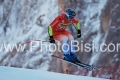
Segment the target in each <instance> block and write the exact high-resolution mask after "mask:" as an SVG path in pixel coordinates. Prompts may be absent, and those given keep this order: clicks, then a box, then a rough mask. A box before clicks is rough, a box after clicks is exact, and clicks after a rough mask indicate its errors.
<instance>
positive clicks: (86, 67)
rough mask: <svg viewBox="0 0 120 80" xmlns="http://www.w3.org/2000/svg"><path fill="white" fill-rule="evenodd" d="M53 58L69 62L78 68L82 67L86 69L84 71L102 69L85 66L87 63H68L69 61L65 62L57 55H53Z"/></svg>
mask: <svg viewBox="0 0 120 80" xmlns="http://www.w3.org/2000/svg"><path fill="white" fill-rule="evenodd" d="M51 56H52V57H55V58H58V59H61V60H64V61H66V62H68V63H71V64H73V65H76V66H78V67H81V68H84V69H87V70H89V71H92V70H100V69H101V68H98V67H95V66H93V65H89V64H85V63H81V62H80V63H78V62H76V63H73V62H70V61H67V60H65V59H64V58H61V57H59V56H56V55H51Z"/></svg>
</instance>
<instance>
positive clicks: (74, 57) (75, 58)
mask: <svg viewBox="0 0 120 80" xmlns="http://www.w3.org/2000/svg"><path fill="white" fill-rule="evenodd" d="M70 56H71V57H72V58H73V60H74V62H77V63H81V62H80V61H79V60H78V58H77V56H76V55H75V54H70Z"/></svg>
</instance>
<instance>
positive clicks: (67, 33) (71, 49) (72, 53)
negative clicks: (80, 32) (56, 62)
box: [63, 31, 80, 62]
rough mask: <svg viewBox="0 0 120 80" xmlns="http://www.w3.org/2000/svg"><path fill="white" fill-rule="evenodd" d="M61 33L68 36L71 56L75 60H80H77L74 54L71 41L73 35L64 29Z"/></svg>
mask: <svg viewBox="0 0 120 80" xmlns="http://www.w3.org/2000/svg"><path fill="white" fill-rule="evenodd" d="M63 34H64V35H66V36H67V37H68V40H69V47H70V55H71V57H72V58H73V59H74V60H75V61H77V62H80V61H79V60H78V58H77V56H76V55H75V48H74V47H73V45H74V43H72V41H73V40H74V38H73V36H72V35H71V34H70V33H69V32H68V31H64V32H63Z"/></svg>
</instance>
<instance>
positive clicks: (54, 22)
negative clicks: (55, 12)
mask: <svg viewBox="0 0 120 80" xmlns="http://www.w3.org/2000/svg"><path fill="white" fill-rule="evenodd" d="M57 23H58V18H55V19H54V20H53V22H52V23H51V24H50V25H49V26H48V33H49V37H50V39H49V40H50V43H55V40H54V38H53V27H54V26H56V25H57Z"/></svg>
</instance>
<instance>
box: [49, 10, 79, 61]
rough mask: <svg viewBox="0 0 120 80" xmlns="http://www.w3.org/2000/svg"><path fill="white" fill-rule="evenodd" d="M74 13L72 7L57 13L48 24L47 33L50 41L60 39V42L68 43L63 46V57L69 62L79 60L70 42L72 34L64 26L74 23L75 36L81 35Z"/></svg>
mask: <svg viewBox="0 0 120 80" xmlns="http://www.w3.org/2000/svg"><path fill="white" fill-rule="evenodd" d="M75 16H76V13H75V11H74V10H73V9H67V10H66V12H65V13H62V14H60V15H58V16H57V17H56V18H55V19H54V20H53V22H52V23H51V24H50V25H49V26H48V33H49V37H50V39H49V40H50V43H55V40H58V41H61V42H62V44H67V43H68V44H69V48H70V49H69V51H66V50H68V46H63V55H64V59H65V60H67V61H70V62H73V63H75V62H80V61H79V60H78V58H77V56H76V55H75V52H74V51H73V50H74V47H73V46H72V44H73V43H71V41H72V40H74V38H73V36H72V35H71V34H70V33H69V32H68V31H66V30H65V29H66V27H68V26H69V25H70V24H76V26H77V37H78V38H80V37H81V30H80V22H79V21H78V20H77V19H75Z"/></svg>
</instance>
